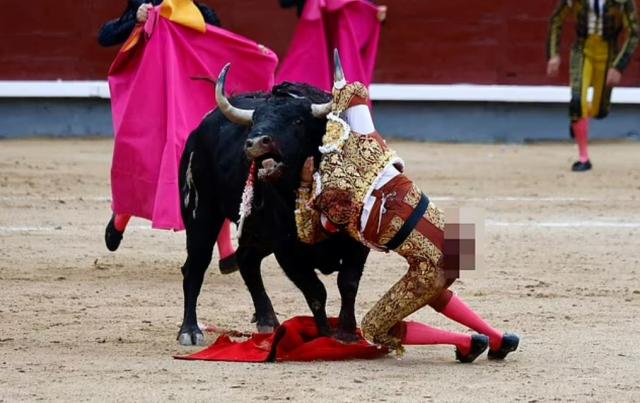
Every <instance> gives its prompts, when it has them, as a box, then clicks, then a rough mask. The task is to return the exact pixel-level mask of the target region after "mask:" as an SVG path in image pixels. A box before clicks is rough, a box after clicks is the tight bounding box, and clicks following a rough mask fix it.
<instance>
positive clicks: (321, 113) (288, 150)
mask: <svg viewBox="0 0 640 403" xmlns="http://www.w3.org/2000/svg"><path fill="white" fill-rule="evenodd" d="M229 67H230V65H229V64H227V65H226V66H225V67H224V68H223V69H222V71H221V72H220V75H219V76H218V81H217V85H216V101H217V103H218V108H219V109H220V111H221V112H222V113H223V114H224V116H225V117H226V118H227V119H229V120H230V121H231V122H233V123H236V124H239V125H243V126H248V127H250V128H251V129H250V131H249V134H248V136H247V140H246V143H245V153H246V155H247V157H248V158H249V159H250V160H252V161H254V162H256V163H257V164H258V178H259V179H260V180H263V181H267V182H272V183H274V182H277V181H280V180H281V179H282V178H283V176H284V175H286V174H287V173H288V174H289V178H290V179H291V180H295V179H297V177H298V173H299V172H300V168H301V167H302V164H303V162H304V160H305V159H306V157H308V156H310V155H314V154H316V153H317V149H318V146H319V145H320V142H321V139H322V134H323V133H324V129H325V123H326V120H325V119H326V116H327V114H328V113H329V112H330V111H331V101H330V100H329V101H328V102H326V103H321V104H317V103H312V102H311V100H309V99H308V98H307V97H305V96H304V94H296V93H295V92H287V95H288V96H271V97H269V98H267V100H266V101H265V102H264V103H262V104H260V106H258V107H257V108H256V109H240V108H237V107H235V106H233V105H231V103H230V102H229V100H228V99H227V98H226V96H225V90H224V86H225V81H226V77H227V73H228V71H229ZM294 175H295V178H294Z"/></svg>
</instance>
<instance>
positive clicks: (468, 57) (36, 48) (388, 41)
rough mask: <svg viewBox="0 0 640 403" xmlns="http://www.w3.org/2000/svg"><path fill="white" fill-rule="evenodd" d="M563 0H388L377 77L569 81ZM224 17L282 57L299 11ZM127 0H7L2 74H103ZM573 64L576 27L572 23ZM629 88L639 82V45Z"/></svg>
mask: <svg viewBox="0 0 640 403" xmlns="http://www.w3.org/2000/svg"><path fill="white" fill-rule="evenodd" d="M556 1H557V0H535V1H515V0H479V1H478V0H388V1H387V2H386V4H387V5H388V6H389V13H388V20H387V22H386V23H385V26H384V28H383V33H382V40H381V44H380V53H379V56H378V67H377V71H376V78H375V81H376V82H392V83H458V82H464V83H479V84H564V83H566V82H567V81H566V80H567V78H566V72H565V74H564V75H563V76H562V77H560V78H558V79H556V80H549V79H547V78H546V77H545V75H544V70H545V52H544V49H545V39H546V35H547V27H548V16H549V14H550V13H551V10H552V9H553V6H554V4H555V3H556ZM205 2H206V3H207V4H209V5H211V6H212V7H214V8H215V9H216V11H217V12H218V14H219V16H220V19H221V20H222V24H223V25H224V26H225V27H226V28H227V29H230V30H232V31H235V32H238V33H240V34H242V35H245V36H248V37H250V38H252V39H255V40H257V41H258V42H260V43H263V44H264V45H266V46H268V47H270V48H272V49H274V50H275V51H276V52H277V53H278V54H279V55H280V56H281V57H282V56H283V54H284V52H286V49H287V45H288V43H289V41H290V39H291V35H292V34H293V30H294V27H295V23H296V18H295V15H294V12H293V10H291V9H289V10H282V9H280V8H279V6H278V4H277V3H278V2H277V0H206V1H205ZM124 5H125V0H84V1H81V0H73V1H72V0H57V1H56V0H30V1H22V2H17V1H15V0H0V10H1V11H0V79H3V80H7V79H29V80H35V79H57V78H62V79H104V78H105V75H106V72H107V69H108V66H109V63H110V61H111V60H112V59H113V57H114V54H115V52H116V51H117V49H102V48H100V47H99V46H98V45H97V43H96V37H97V31H98V29H99V27H100V25H101V24H102V23H103V22H104V21H106V20H107V19H110V18H115V17H117V16H119V14H120V13H121V11H122V10H123V9H124ZM565 32H566V34H565V38H564V39H565V46H564V50H563V56H564V61H565V63H564V64H563V66H564V70H566V67H567V63H566V61H567V60H568V47H569V46H568V44H569V43H570V40H571V39H572V38H573V31H572V28H567V29H566V30H565ZM624 84H625V85H636V86H640V52H638V53H637V54H636V57H635V60H634V62H633V63H632V65H631V66H630V68H629V69H628V70H627V72H626V74H625V77H624Z"/></svg>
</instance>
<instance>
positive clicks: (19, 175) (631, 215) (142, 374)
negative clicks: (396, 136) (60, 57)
mask: <svg viewBox="0 0 640 403" xmlns="http://www.w3.org/2000/svg"><path fill="white" fill-rule="evenodd" d="M392 145H393V146H394V147H395V148H396V149H397V150H398V152H399V153H400V155H401V156H403V157H404V158H405V160H406V162H407V166H408V173H409V175H410V176H412V177H413V178H414V179H416V180H417V182H418V183H419V184H420V186H421V187H422V188H423V189H424V190H425V192H427V193H428V194H429V195H430V196H431V197H432V198H433V200H434V201H435V202H436V203H437V204H438V205H440V206H443V207H453V206H472V207H481V208H483V209H485V210H486V215H487V220H488V221H487V228H486V230H487V249H486V261H485V268H484V269H483V270H481V271H477V272H465V273H463V277H462V280H461V281H459V282H458V283H456V285H454V289H455V290H456V291H457V292H459V293H460V294H461V295H462V296H463V297H464V298H465V299H466V300H467V301H468V302H469V303H470V304H471V305H472V306H473V307H475V308H476V310H477V311H478V312H481V313H482V314H483V315H484V316H485V317H486V318H487V319H489V320H490V321H491V322H493V323H494V324H495V325H496V326H498V327H500V328H502V329H505V330H509V331H515V332H517V333H518V334H520V335H521V336H522V341H521V347H520V349H519V350H518V352H516V353H514V354H512V355H510V356H509V357H508V360H507V361H505V362H490V361H487V359H486V356H485V357H481V358H479V359H478V360H477V361H476V362H475V363H474V364H471V365H462V364H458V363H456V362H455V360H454V354H453V349H452V348H451V347H409V348H408V349H407V353H406V355H405V356H404V358H403V359H401V360H398V359H396V358H394V357H392V356H389V357H387V358H384V359H380V360H376V361H351V362H316V363H278V364H251V365H249V364H237V363H214V362H186V361H176V360H174V359H173V358H172V356H173V355H175V354H186V353H189V352H192V351H195V349H194V348H183V347H180V346H179V345H178V344H177V342H176V334H177V330H178V328H177V326H178V323H179V322H180V320H181V316H182V288H181V274H180V269H179V268H180V266H181V264H182V262H183V260H184V258H185V251H184V233H170V232H162V231H151V230H150V229H148V224H147V223H146V222H144V221H143V220H134V221H132V223H131V228H130V229H129V230H128V231H127V233H126V234H125V239H124V241H123V245H122V246H121V248H120V250H119V251H118V252H117V253H109V252H107V250H106V249H105V246H104V242H103V231H104V225H105V224H106V222H107V220H108V218H109V214H110V213H109V195H110V191H109V163H110V156H111V147H112V142H111V141H110V140H81V141H80V140H30V141H2V142H0V287H1V288H0V329H1V331H0V402H4V401H6V402H9V401H18V400H20V401H33V400H47V401H48V400H53V401H60V400H64V401H85V400H86V401H104V400H109V401H116V400H117V401H161V400H162V401H165V400H176V401H220V402H226V401H255V400H279V401H284V400H294V401H296V400H298V401H300V400H305V401H353V402H365V401H430V400H433V401H522V402H538V401H552V400H562V401H579V402H582V401H640V386H639V383H638V379H640V347H639V346H640V321H639V320H638V315H639V314H640V264H639V263H640V204H639V203H640V169H639V168H640V163H639V162H638V161H640V158H639V157H638V156H639V155H640V144H639V143H633V142H629V143H627V142H624V143H613V144H596V145H595V146H594V147H593V150H592V154H593V155H592V160H593V162H594V166H595V170H594V171H593V172H589V173H581V174H575V173H571V172H569V169H568V168H569V166H570V164H571V163H572V162H573V160H572V158H573V157H574V154H575V150H574V148H573V147H572V146H570V145H568V144H544V145H528V146H520V145H518V146H505V145H482V146H477V145H440V144H417V143H405V142H392ZM214 259H217V258H214ZM405 268H406V267H405V264H404V263H403V261H402V260H401V259H399V258H397V257H395V256H392V255H385V254H381V253H373V254H372V256H371V258H370V260H369V262H368V264H367V267H366V271H365V275H364V278H363V281H362V284H361V288H360V294H359V296H358V301H357V315H358V318H361V317H362V315H364V313H365V312H366V311H367V309H368V308H369V307H371V306H372V304H373V303H374V302H375V301H376V299H377V298H378V297H379V296H380V295H381V294H382V293H383V292H384V291H385V290H386V289H387V288H388V287H389V286H390V285H391V284H392V283H393V282H394V281H396V280H397V279H398V278H399V277H400V276H401V275H402V273H403V272H404V270H405ZM263 273H264V277H265V281H266V286H267V289H268V292H269V293H270V295H271V297H272V300H273V303H274V306H275V308H276V311H277V312H278V313H279V314H280V319H286V318H288V317H291V316H294V315H300V314H303V315H306V314H308V309H307V307H306V306H305V303H304V300H303V298H302V295H301V294H300V292H298V291H297V290H296V289H295V288H294V286H293V285H292V283H291V282H290V281H288V280H287V279H286V278H285V276H284V274H283V273H282V271H281V269H280V268H279V267H278V266H277V265H276V264H275V262H274V260H273V259H268V260H266V261H265V264H264V266H263ZM323 279H324V281H325V284H327V287H328V290H329V301H330V303H329V312H330V313H331V314H333V315H335V314H337V311H338V292H337V288H336V287H335V280H336V278H335V276H327V277H324V278H323ZM252 312H253V310H252V305H251V301H250V298H249V294H248V293H247V292H246V291H245V288H244V285H243V283H242V280H241V278H240V276H239V275H238V274H237V273H236V274H234V275H229V276H223V275H221V274H219V273H218V272H217V269H216V267H215V266H213V265H212V268H211V270H209V272H208V274H207V276H206V280H205V284H204V288H203V292H202V295H201V298H200V304H199V313H200V320H201V322H204V323H207V324H216V325H218V326H221V327H226V328H233V329H237V330H243V331H250V330H252V329H253V327H252V326H253V325H251V324H250V323H249V320H250V318H251V315H252ZM413 318H414V319H416V320H420V321H425V322H428V323H431V324H434V325H437V326H441V327H444V328H447V329H451V330H458V331H466V330H465V329H463V328H462V327H460V326H458V325H456V324H454V323H451V322H448V321H447V320H445V319H443V318H441V317H439V316H438V315H437V314H435V313H434V312H433V311H431V310H430V309H424V310H422V311H420V312H418V313H417V314H415V315H414V316H413ZM208 340H209V341H212V338H211V337H209V338H208Z"/></svg>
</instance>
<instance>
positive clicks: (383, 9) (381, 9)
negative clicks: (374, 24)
mask: <svg viewBox="0 0 640 403" xmlns="http://www.w3.org/2000/svg"><path fill="white" fill-rule="evenodd" d="M377 17H378V21H380V22H384V20H386V19H387V6H378V15H377Z"/></svg>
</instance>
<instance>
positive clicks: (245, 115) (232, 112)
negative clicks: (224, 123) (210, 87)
mask: <svg viewBox="0 0 640 403" xmlns="http://www.w3.org/2000/svg"><path fill="white" fill-rule="evenodd" d="M230 67H231V63H227V64H226V65H225V66H224V67H223V68H222V71H220V75H219V76H218V81H217V83H216V102H217V103H218V108H219V109H220V111H221V112H222V114H223V115H224V116H225V117H226V118H227V119H229V120H230V121H232V122H233V123H235V124H238V125H242V126H249V125H251V123H253V112H254V110H253V109H240V108H236V107H235V106H233V105H231V103H230V102H229V100H228V99H227V97H226V96H225V95H224V83H225V81H226V80H227V73H228V72H229V68H230Z"/></svg>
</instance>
